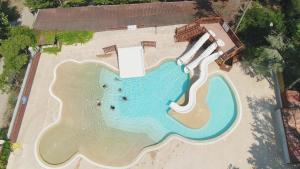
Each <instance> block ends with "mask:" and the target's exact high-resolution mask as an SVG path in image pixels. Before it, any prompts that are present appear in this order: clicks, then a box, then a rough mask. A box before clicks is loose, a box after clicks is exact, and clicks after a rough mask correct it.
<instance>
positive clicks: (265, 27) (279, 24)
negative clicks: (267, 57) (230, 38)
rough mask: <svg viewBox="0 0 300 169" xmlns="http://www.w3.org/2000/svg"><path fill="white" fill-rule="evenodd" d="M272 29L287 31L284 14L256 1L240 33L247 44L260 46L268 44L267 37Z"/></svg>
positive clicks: (241, 26)
mask: <svg viewBox="0 0 300 169" xmlns="http://www.w3.org/2000/svg"><path fill="white" fill-rule="evenodd" d="M271 23H272V24H273V26H272V25H271ZM272 31H275V32H277V33H281V32H284V31H285V26H284V16H283V14H281V13H280V12H279V11H273V10H271V9H269V8H267V7H263V6H261V5H259V4H257V3H254V5H253V6H252V7H251V8H250V9H249V10H248V11H247V13H246V15H245V17H244V20H243V21H242V23H241V25H240V27H239V30H238V34H239V36H240V38H241V39H242V40H243V41H244V42H245V43H246V45H248V46H249V45H251V46H260V45H265V44H267V42H266V40H265V37H266V36H268V35H269V34H270V33H271V32H272Z"/></svg>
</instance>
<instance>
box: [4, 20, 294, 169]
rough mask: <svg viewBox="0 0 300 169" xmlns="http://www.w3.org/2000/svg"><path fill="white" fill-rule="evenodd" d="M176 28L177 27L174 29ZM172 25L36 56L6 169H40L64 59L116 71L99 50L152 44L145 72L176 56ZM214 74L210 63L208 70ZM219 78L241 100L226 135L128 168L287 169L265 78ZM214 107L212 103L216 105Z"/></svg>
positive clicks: (155, 154)
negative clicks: (42, 139)
mask: <svg viewBox="0 0 300 169" xmlns="http://www.w3.org/2000/svg"><path fill="white" fill-rule="evenodd" d="M177 26H180V25H177ZM174 29H175V26H168V27H158V28H157V34H155V28H145V29H138V30H136V31H126V30H120V31H107V32H99V33H96V34H95V35H94V37H93V39H92V40H91V41H90V42H88V43H86V44H83V45H81V44H78V45H72V46H63V48H62V52H60V53H59V54H58V56H54V55H49V54H42V56H41V59H40V63H39V66H38V70H37V74H36V77H35V80H34V84H33V88H32V91H31V95H30V98H29V102H28V106H27V109H26V112H25V116H24V119H23V124H22V126H21V131H20V134H19V138H18V141H17V142H18V143H19V144H20V145H21V146H22V148H21V149H19V150H17V151H15V152H13V153H12V154H11V156H10V159H9V163H8V167H7V168H8V169H27V168H28V169H29V168H30V169H41V168H42V167H40V166H39V164H38V162H37V161H36V159H35V156H34V144H35V140H36V138H37V136H38V135H39V133H40V132H41V130H42V129H43V128H45V127H46V126H48V125H49V124H51V123H52V122H53V121H55V119H56V118H57V115H58V110H59V104H58V102H57V101H56V100H55V99H54V98H52V97H51V96H50V93H49V90H48V89H49V86H50V83H51V81H52V80H53V77H54V74H53V70H54V67H55V66H56V65H57V64H58V63H60V62H62V61H65V60H67V59H75V60H78V61H83V60H94V61H102V62H105V63H106V64H107V65H109V66H111V67H112V68H115V69H116V70H117V57H116V56H112V57H102V58H101V57H97V56H96V55H99V54H102V48H103V47H105V46H109V45H113V44H116V45H118V46H119V47H126V46H134V45H138V44H139V43H140V41H142V40H149V41H156V42H157V48H156V49H153V48H146V51H145V67H146V69H150V68H153V67H155V66H157V65H158V64H159V63H160V62H161V61H162V60H164V59H166V58H173V59H174V58H177V57H178V56H180V55H181V54H182V53H183V51H185V50H186V48H187V45H188V44H187V43H185V42H184V43H175V42H174V39H173V35H174ZM216 71H219V69H218V67H217V65H216V64H215V63H213V64H211V65H210V67H209V72H210V73H213V72H216ZM221 73H222V74H224V75H225V76H226V77H227V78H228V79H230V81H231V82H232V83H233V85H234V87H235V89H236V90H237V91H238V95H239V98H240V101H241V105H240V106H241V109H242V117H241V121H240V123H239V124H238V125H237V127H236V128H235V130H233V131H232V133H231V134H230V135H228V136H227V137H225V138H223V139H222V140H219V141H218V142H215V143H211V144H203V145H193V144H189V143H184V142H182V141H180V140H172V141H171V142H170V143H168V144H167V145H165V146H163V147H162V148H160V149H158V150H154V151H152V152H150V153H147V154H145V155H144V156H143V157H142V158H141V159H140V160H138V161H137V162H136V163H135V164H134V165H133V166H132V167H131V168H132V169H135V168H136V169H149V168H164V169H182V168H189V169H199V168H205V169H216V168H217V169H219V168H220V169H222V168H224V169H225V168H230V167H238V168H246V169H248V168H272V169H281V168H288V167H287V166H284V165H283V164H282V160H281V159H282V158H281V155H280V152H281V150H280V147H281V146H280V145H277V143H276V141H275V136H276V132H275V131H274V127H273V120H272V116H271V114H272V112H273V111H274V110H275V99H274V92H273V89H272V87H270V84H269V83H268V82H267V81H266V80H261V81H257V79H255V78H252V77H250V76H249V75H246V74H245V73H244V71H243V70H242V69H241V68H240V66H239V65H235V66H234V67H233V69H232V71H231V72H229V73H225V72H221ZM216 104H217V103H216ZM74 168H76V169H99V167H97V166H95V165H93V164H91V163H89V162H88V161H86V160H84V159H78V160H76V161H75V162H73V163H72V164H71V165H69V166H67V167H65V168H64V169H74Z"/></svg>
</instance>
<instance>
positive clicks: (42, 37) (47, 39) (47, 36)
mask: <svg viewBox="0 0 300 169" xmlns="http://www.w3.org/2000/svg"><path fill="white" fill-rule="evenodd" d="M36 37H37V40H38V42H39V43H40V44H47V45H49V44H54V43H55V41H56V32H51V31H41V32H38V33H37V36H36Z"/></svg>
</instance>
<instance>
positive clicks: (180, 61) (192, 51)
mask: <svg viewBox="0 0 300 169" xmlns="http://www.w3.org/2000/svg"><path fill="white" fill-rule="evenodd" d="M210 36H215V34H214V33H213V32H212V31H208V32H206V33H205V34H204V35H202V36H201V37H200V38H199V40H198V41H197V42H196V43H195V45H194V46H193V47H192V48H191V49H190V50H189V51H188V52H186V53H185V54H184V55H183V56H181V57H180V58H179V59H178V60H177V64H178V65H183V64H184V65H185V64H187V63H188V62H189V61H191V60H192V58H193V56H194V55H195V54H196V52H197V51H198V50H199V49H200V48H201V47H202V46H203V44H204V43H205V42H206V41H207V40H208V39H209V37H210Z"/></svg>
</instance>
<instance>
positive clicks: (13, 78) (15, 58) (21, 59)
mask: <svg viewBox="0 0 300 169" xmlns="http://www.w3.org/2000/svg"><path fill="white" fill-rule="evenodd" d="M35 44H36V41H35V37H34V33H33V32H32V30H30V29H29V28H26V27H23V26H20V27H14V28H12V29H11V30H10V32H9V38H8V39H5V40H3V41H1V46H0V54H1V55H2V56H3V57H4V67H3V72H2V74H1V75H0V89H1V90H8V89H10V88H11V87H14V86H15V85H18V84H20V81H21V80H20V78H19V75H20V73H21V71H22V68H23V67H24V66H25V65H26V64H27V63H28V59H29V55H28V51H27V48H28V47H29V46H34V45H35Z"/></svg>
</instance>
